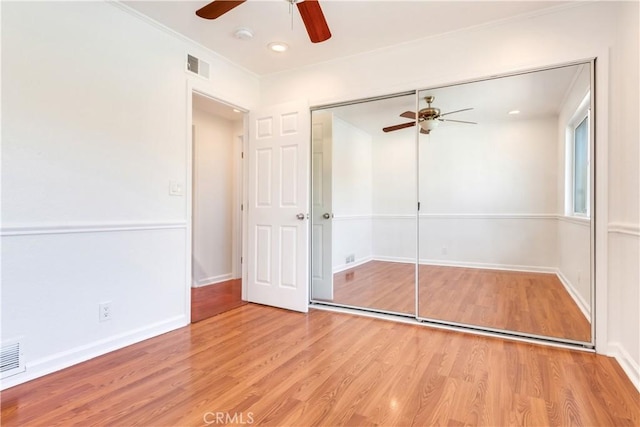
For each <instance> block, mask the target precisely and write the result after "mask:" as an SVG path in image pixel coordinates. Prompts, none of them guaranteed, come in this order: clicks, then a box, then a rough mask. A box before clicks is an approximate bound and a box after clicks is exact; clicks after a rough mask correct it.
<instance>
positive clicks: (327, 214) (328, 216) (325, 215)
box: [322, 213, 331, 219]
mask: <svg viewBox="0 0 640 427" xmlns="http://www.w3.org/2000/svg"><path fill="white" fill-rule="evenodd" d="M322 218H324V219H329V218H331V214H329V213H325V214H324V215H322Z"/></svg>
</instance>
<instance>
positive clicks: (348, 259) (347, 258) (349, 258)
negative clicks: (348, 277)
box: [344, 255, 351, 264]
mask: <svg viewBox="0 0 640 427" xmlns="http://www.w3.org/2000/svg"><path fill="white" fill-rule="evenodd" d="M350 262H351V256H349V255H347V257H346V258H345V259H344V263H345V264H349V263H350Z"/></svg>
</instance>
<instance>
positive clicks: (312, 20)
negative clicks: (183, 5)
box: [196, 0, 331, 43]
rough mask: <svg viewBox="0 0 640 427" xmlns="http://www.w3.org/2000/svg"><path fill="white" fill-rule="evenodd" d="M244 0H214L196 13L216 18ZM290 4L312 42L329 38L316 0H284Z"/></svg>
mask: <svg viewBox="0 0 640 427" xmlns="http://www.w3.org/2000/svg"><path fill="white" fill-rule="evenodd" d="M245 1H246V0H214V1H212V2H211V3H209V4H208V5H206V6H204V7H202V8H200V9H198V10H197V11H196V15H198V16H199V17H200V18H204V19H216V18H219V17H220V16H222V15H224V14H225V13H227V12H229V11H230V10H231V9H233V8H235V7H237V6H240V5H241V4H242V3H244V2H245ZM285 1H286V2H288V3H290V4H291V5H294V4H295V5H296V6H297V7H298V11H299V12H300V17H301V18H302V22H304V26H305V27H306V29H307V33H308V34H309V38H310V39H311V42H312V43H320V42H323V41H325V40H329V39H330V38H331V31H330V30H329V25H327V21H326V19H325V18H324V13H322V8H320V3H318V0H285Z"/></svg>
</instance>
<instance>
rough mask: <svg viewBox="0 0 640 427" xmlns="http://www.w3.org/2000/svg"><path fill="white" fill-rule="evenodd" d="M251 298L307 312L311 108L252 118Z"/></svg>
mask: <svg viewBox="0 0 640 427" xmlns="http://www.w3.org/2000/svg"><path fill="white" fill-rule="evenodd" d="M249 119H250V123H251V124H250V131H249V153H248V168H249V185H248V205H249V206H248V212H247V215H248V229H249V230H248V251H247V270H248V271H247V276H248V277H247V279H248V287H247V297H248V300H249V301H250V302H255V303H259V304H266V305H271V306H275V307H281V308H286V309H290V310H296V311H302V312H306V311H307V310H308V303H309V283H308V277H309V276H308V273H309V267H308V265H309V238H308V236H309V230H308V227H309V225H308V224H309V219H308V207H309V145H310V144H309V135H310V132H311V129H310V119H309V108H308V105H307V104H301V103H296V104H282V105H277V106H273V107H268V108H262V109H259V110H255V111H252V112H251V113H250V115H249Z"/></svg>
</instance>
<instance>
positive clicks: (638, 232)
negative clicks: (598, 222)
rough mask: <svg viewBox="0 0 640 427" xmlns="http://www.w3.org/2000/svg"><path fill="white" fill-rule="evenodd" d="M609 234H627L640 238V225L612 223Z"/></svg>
mask: <svg viewBox="0 0 640 427" xmlns="http://www.w3.org/2000/svg"><path fill="white" fill-rule="evenodd" d="M607 228H608V232H609V233H616V234H625V235H628V236H635V237H640V225H637V224H632V223H624V222H610V223H609V226H608V227H607Z"/></svg>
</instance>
